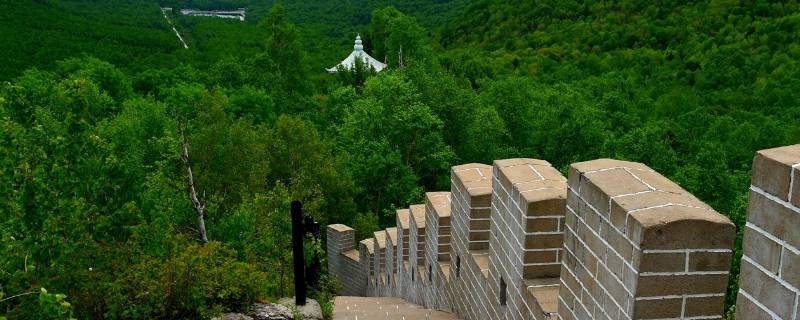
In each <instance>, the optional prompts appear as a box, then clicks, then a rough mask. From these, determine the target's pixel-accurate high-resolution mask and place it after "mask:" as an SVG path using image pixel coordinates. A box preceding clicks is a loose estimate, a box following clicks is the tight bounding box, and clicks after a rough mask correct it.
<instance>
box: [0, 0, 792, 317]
mask: <svg viewBox="0 0 800 320" xmlns="http://www.w3.org/2000/svg"><path fill="white" fill-rule="evenodd" d="M284 3H285V5H274V3H273V1H258V0H230V1H223V0H213V1H212V0H207V1H188V0H187V1H167V0H163V1H161V2H160V3H159V2H156V1H145V0H137V1H121V0H104V1H88V0H49V1H6V2H2V3H0V9H1V10H0V17H2V19H0V38H2V39H3V41H0V47H1V48H2V49H3V51H4V53H5V54H4V55H3V56H2V57H0V62H2V63H0V199H2V201H0V221H3V222H2V223H0V241H2V245H0V319H2V318H3V317H4V316H5V317H7V318H8V319H65V318H70V317H77V318H80V319H118V318H124V319H130V318H134V319H181V318H208V317H210V316H213V315H216V314H219V313H220V312H223V311H230V310H241V309H242V308H245V307H246V306H247V305H248V304H249V303H250V302H252V301H261V300H274V299H276V298H279V297H282V296H287V295H291V294H292V292H291V289H287V288H290V287H291V285H289V284H290V283H291V282H292V275H291V271H290V270H291V267H290V266H291V262H292V257H291V254H290V247H289V243H290V240H289V237H288V233H289V232H288V231H289V228H290V226H289V222H288V214H287V213H288V204H289V201H291V200H293V199H299V200H302V201H303V202H304V208H305V209H306V210H307V211H308V212H309V213H310V214H312V215H313V216H314V217H315V218H316V219H317V220H318V221H320V222H321V223H323V224H325V223H345V224H348V225H352V226H354V227H356V229H357V233H358V236H359V237H361V238H364V237H367V236H370V235H371V232H372V231H374V230H377V229H378V228H379V227H381V226H384V227H385V226H387V225H390V224H393V223H394V221H395V220H394V212H395V209H396V208H402V207H406V206H408V205H409V204H413V203H418V202H419V201H421V200H422V195H423V193H424V192H425V191H438V190H441V189H443V188H448V185H449V168H450V166H452V165H455V164H460V163H468V162H483V163H491V161H492V160H494V159H500V158H509V157H530V158H540V159H545V160H548V161H550V162H551V163H553V164H554V165H555V166H556V167H557V168H561V169H562V171H565V170H566V168H567V166H568V165H569V164H570V163H572V162H576V161H582V160H590V159H596V158H601V157H608V158H618V159H624V160H633V161H640V162H644V163H646V164H648V165H649V166H651V167H652V168H654V169H656V170H658V171H659V172H661V173H663V174H664V175H665V176H668V177H669V178H670V179H672V180H674V181H676V182H678V183H679V184H680V185H681V186H683V187H684V188H686V189H687V190H689V191H690V192H692V193H693V194H695V195H697V196H698V197H700V198H701V199H702V200H704V201H706V202H708V203H709V204H711V205H712V206H713V207H714V208H715V209H717V210H718V211H720V212H722V213H724V214H726V215H728V216H729V217H730V218H731V219H732V220H733V221H734V223H736V224H737V226H738V227H740V228H741V227H742V226H743V224H744V214H745V210H746V194H747V188H748V185H749V183H748V182H749V171H750V163H751V160H752V156H753V153H754V151H756V150H759V149H764V148H768V147H774V146H779V145H787V144H793V143H798V142H800V125H798V123H800V104H798V101H800V96H798V95H800V94H799V93H798V92H800V90H798V88H800V66H798V62H797V61H800V59H799V58H800V39H799V38H798V37H800V35H798V33H797V30H800V28H799V26H798V23H800V10H798V9H799V7H798V5H797V3H796V2H780V3H777V2H776V3H770V2H752V1H692V2H688V1H666V2H663V1H662V2H659V3H657V4H654V3H650V2H645V1H638V2H634V1H623V2H618V1H591V2H578V1H567V0H560V1H524V2H521V1H516V2H505V1H496V0H477V1H473V2H469V1H466V0H456V1H435V2H429V1H378V0H373V1H316V0H312V1H291V2H284ZM160 5H161V6H172V7H175V8H176V10H177V9H178V8H181V7H195V8H208V9H213V8H231V7H240V6H245V7H247V8H248V18H247V21H245V22H238V21H231V20H227V19H225V20H223V19H214V18H208V17H185V16H182V15H180V13H178V12H177V11H175V10H174V11H173V12H172V13H167V16H168V17H169V19H170V20H171V21H172V23H174V26H175V27H176V29H178V30H179V32H181V33H182V35H183V37H184V38H185V39H186V41H187V43H188V45H189V47H190V48H189V49H184V48H183V47H182V46H180V44H179V42H178V39H177V37H176V35H175V34H174V33H173V31H172V29H171V28H172V26H171V25H170V23H169V22H167V20H166V19H165V18H164V16H163V15H162V13H161V11H160V10H159V6H160ZM390 5H395V6H396V7H391V6H390ZM357 32H360V33H361V34H362V37H363V38H364V39H365V46H366V50H367V51H368V52H369V53H370V54H372V55H373V56H375V57H376V58H379V59H381V60H383V59H384V57H386V60H387V61H386V62H387V64H388V68H387V69H386V70H385V71H383V72H381V73H379V74H375V73H374V72H371V71H370V70H363V69H356V70H353V71H352V72H344V73H339V74H336V75H331V74H327V73H326V72H324V68H326V67H330V66H332V65H334V64H336V63H338V62H339V61H340V60H341V59H343V58H344V57H345V56H346V55H347V54H348V53H349V52H350V51H351V50H352V48H353V47H352V46H353V38H354V37H355V33H357ZM401 48H402V52H403V63H402V64H400V63H399V61H398V59H397V57H398V56H399V52H400V49H401ZM184 150H185V151H186V153H185V154H184ZM190 167H191V169H192V172H193V178H194V179H193V181H194V184H193V186H194V187H195V188H196V191H197V193H198V195H199V196H198V197H199V201H200V202H201V203H202V205H203V207H204V211H203V212H204V219H205V225H206V227H207V233H208V238H209V242H207V243H206V242H203V241H202V240H201V239H200V238H199V230H198V223H197V221H198V218H197V216H198V209H197V205H196V204H193V202H192V201H191V199H190V196H189V191H188V190H187V189H188V188H187V172H188V169H189V168H190ZM739 240H740V241H741V238H740V239H739ZM740 241H739V243H738V244H737V246H738V247H737V248H740V246H741V243H740ZM309 250H321V246H320V244H319V243H316V244H314V245H310V247H309ZM739 252H740V250H738V249H737V254H738V253H739ZM734 261H735V262H738V261H739V259H738V257H736V258H734ZM732 274H734V275H735V274H738V266H737V265H736V264H734V265H732ZM736 283H737V280H736V277H732V279H731V292H735V289H736ZM323 284H324V285H323V287H322V288H318V290H316V291H315V292H314V296H315V297H318V298H320V299H321V300H322V302H323V306H324V307H326V308H330V301H329V300H328V298H329V294H330V291H331V289H332V288H334V287H335V283H331V282H329V281H327V280H325V281H323ZM43 289H46V290H47V291H46V292H45V291H43ZM733 299H735V296H734V295H732V294H729V296H728V303H729V306H732V302H733ZM328 311H330V309H328Z"/></svg>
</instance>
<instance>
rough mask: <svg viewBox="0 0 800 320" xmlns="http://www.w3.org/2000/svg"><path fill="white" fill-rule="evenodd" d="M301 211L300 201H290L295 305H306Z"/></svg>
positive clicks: (303, 232)
mask: <svg viewBox="0 0 800 320" xmlns="http://www.w3.org/2000/svg"><path fill="white" fill-rule="evenodd" d="M304 234H305V231H304V230H303V210H302V208H301V205H300V201H292V247H293V250H292V251H293V254H294V255H293V258H294V295H295V304H296V305H298V306H304V305H305V304H306V279H305V265H306V263H305V257H304V256H305V255H304V254H303V235H304Z"/></svg>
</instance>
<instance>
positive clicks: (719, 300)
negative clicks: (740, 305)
mask: <svg viewBox="0 0 800 320" xmlns="http://www.w3.org/2000/svg"><path fill="white" fill-rule="evenodd" d="M565 227H566V232H565V237H564V248H565V250H564V255H563V258H562V262H563V264H562V273H561V289H560V297H559V299H560V304H559V311H558V312H559V315H560V317H561V318H562V319H568V320H571V319H605V318H608V319H684V318H697V317H700V318H712V319H714V318H721V317H722V316H723V309H724V300H725V291H726V289H727V284H728V272H729V271H728V270H729V268H730V260H731V255H732V251H731V248H732V247H733V241H734V238H735V233H736V231H735V227H734V225H733V224H732V223H731V222H730V220H728V218H726V217H725V216H723V215H721V214H719V213H717V212H716V211H714V210H713V209H712V208H711V207H709V206H708V205H706V204H704V203H703V202H701V201H700V200H698V199H697V198H695V197H694V196H692V195H691V194H689V193H688V192H686V191H685V190H683V189H682V188H680V187H679V186H678V185H677V184H675V183H673V182H671V181H669V180H668V179H666V178H664V177H663V176H661V175H660V174H658V173H657V172H655V171H653V170H652V169H650V168H649V167H647V166H645V165H643V164H640V163H635V162H626V161H618V160H607V159H602V160H595V161H588V162H581V163H576V164H573V165H572V166H570V171H569V187H568V194H567V206H566V226H565Z"/></svg>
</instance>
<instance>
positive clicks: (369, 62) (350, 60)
mask: <svg viewBox="0 0 800 320" xmlns="http://www.w3.org/2000/svg"><path fill="white" fill-rule="evenodd" d="M356 59H361V61H362V62H364V66H369V67H372V68H373V69H375V72H381V70H383V68H386V64H385V63H383V62H380V61H378V60H376V59H375V58H373V57H371V56H370V55H369V54H367V53H366V52H364V45H362V44H361V35H357V36H356V44H355V45H354V46H353V52H352V53H350V55H349V56H347V58H345V59H344V60H343V61H342V62H340V63H339V64H338V65H335V66H333V67H332V68H328V69H325V70H328V72H329V73H336V72H337V71H338V68H339V66H342V67H343V68H345V69H347V70H352V69H353V68H354V67H355V64H356Z"/></svg>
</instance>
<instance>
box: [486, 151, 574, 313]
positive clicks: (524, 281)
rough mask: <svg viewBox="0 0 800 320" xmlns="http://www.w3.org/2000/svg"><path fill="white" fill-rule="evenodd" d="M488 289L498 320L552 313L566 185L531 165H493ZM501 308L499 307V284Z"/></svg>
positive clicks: (539, 164)
mask: <svg viewBox="0 0 800 320" xmlns="http://www.w3.org/2000/svg"><path fill="white" fill-rule="evenodd" d="M493 176H494V183H493V193H494V196H493V197H492V238H491V249H492V250H491V252H490V271H491V272H490V276H489V277H490V283H491V286H490V288H491V289H492V291H493V292H495V296H496V298H494V299H492V301H493V303H494V305H496V306H497V307H496V308H497V310H498V315H497V317H496V318H498V319H500V318H502V319H537V320H538V319H545V317H546V315H549V314H551V313H555V312H556V311H557V307H558V305H557V301H558V299H557V297H558V287H559V286H558V284H559V281H558V277H559V275H560V270H561V263H560V260H559V259H560V256H561V252H562V243H563V234H564V208H565V201H566V194H567V191H566V188H567V184H566V179H565V178H564V177H563V176H562V175H561V173H559V172H558V170H556V169H555V168H553V167H552V166H551V165H550V163H548V162H547V161H543V160H537V159H508V160H497V161H495V163H494V175H493ZM501 282H504V283H505V284H506V292H505V294H506V306H502V305H500V303H499V301H498V298H499V294H500V293H499V291H500V283H501Z"/></svg>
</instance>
